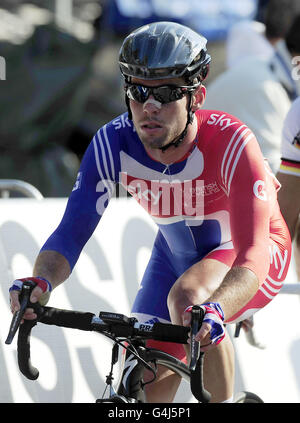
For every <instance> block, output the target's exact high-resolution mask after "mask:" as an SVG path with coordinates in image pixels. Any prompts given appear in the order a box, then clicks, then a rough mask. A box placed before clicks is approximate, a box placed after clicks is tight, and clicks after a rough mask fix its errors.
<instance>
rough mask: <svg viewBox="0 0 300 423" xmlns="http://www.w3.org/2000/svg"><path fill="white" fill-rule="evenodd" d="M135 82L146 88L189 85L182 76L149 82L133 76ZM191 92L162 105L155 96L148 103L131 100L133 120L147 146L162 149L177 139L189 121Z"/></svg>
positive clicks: (150, 97)
mask: <svg viewBox="0 0 300 423" xmlns="http://www.w3.org/2000/svg"><path fill="white" fill-rule="evenodd" d="M132 83H134V84H141V85H144V86H147V87H157V86H161V85H177V86H182V85H186V84H185V83H184V82H183V80H181V79H178V78H176V79H163V80H155V81H147V80H143V79H138V78H133V79H132ZM188 102H189V94H186V95H184V97H183V98H181V99H180V100H176V101H172V102H170V103H166V104H161V103H159V102H156V101H155V99H154V97H153V96H152V95H150V96H149V98H148V99H147V101H146V102H145V103H139V102H137V101H135V100H130V108H131V112H132V120H133V123H134V126H135V129H136V131H137V133H138V135H139V138H140V140H141V141H142V143H143V144H144V146H145V147H147V148H151V149H159V148H161V147H163V146H164V145H166V144H168V143H169V142H171V141H172V140H174V139H175V138H177V137H178V136H179V135H180V134H181V133H182V131H183V130H184V128H185V125H186V123H187V107H188Z"/></svg>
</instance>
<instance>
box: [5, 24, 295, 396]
mask: <svg viewBox="0 0 300 423" xmlns="http://www.w3.org/2000/svg"><path fill="white" fill-rule="evenodd" d="M210 61H211V58H210V56H209V54H208V52H207V48H206V39H205V38H204V37H202V36H201V35H199V34H197V33H196V32H194V31H193V30H191V29H189V28H187V27H185V26H182V25H179V24H176V23H173V22H157V23H151V24H149V25H146V26H143V27H141V28H138V29H137V30H135V31H133V32H132V33H131V34H129V35H128V36H127V37H126V38H125V40H124V42H123V45H122V47H121V49H120V55H119V65H120V69H121V72H122V74H123V76H124V82H125V87H124V88H125V100H126V104H127V108H128V111H127V113H124V114H123V115H121V116H119V117H118V118H116V119H114V120H113V121H112V122H110V123H108V124H107V125H104V126H103V127H102V128H100V129H99V130H98V132H97V133H96V135H95V137H94V138H93V140H92V142H91V144H90V145H89V147H88V148H87V151H86V153H85V155H84V158H83V160H82V164H81V167H80V170H79V173H78V178H77V181H76V183H75V185H74V188H73V191H72V193H71V195H70V197H69V200H68V204H67V208H66V211H65V214H64V216H63V218H62V221H61V223H60V224H59V226H58V227H57V229H56V230H55V231H54V232H53V233H52V235H51V236H50V237H49V239H48V240H47V241H46V242H45V244H44V245H43V247H42V248H41V251H40V253H39V255H38V257H37V259H36V262H35V266H34V270H33V275H34V278H35V281H36V282H37V284H38V286H37V287H36V288H35V289H34V291H33V293H32V296H31V298H32V299H33V300H34V301H36V300H37V299H41V296H44V297H45V296H46V297H48V296H49V292H50V291H51V289H53V288H56V287H57V286H58V285H59V284H61V283H62V282H63V281H65V280H66V279H67V278H68V276H69V275H70V273H71V271H72V269H73V268H74V266H75V264H76V261H77V259H78V257H79V255H80V253H81V251H82V249H83V247H84V245H85V243H86V242H87V240H88V239H89V237H90V236H91V235H92V233H93V231H94V229H95V228H96V226H97V224H98V222H99V220H100V218H101V216H102V214H103V212H104V210H105V207H106V205H107V203H108V200H109V198H110V196H111V194H112V191H113V185H114V184H115V183H116V182H120V183H122V184H123V186H124V187H125V188H126V189H127V190H128V191H129V192H130V193H131V194H132V195H133V197H135V198H136V200H137V201H138V202H139V203H140V204H141V205H142V207H144V208H145V209H146V210H147V211H148V212H149V213H150V214H151V215H152V217H153V219H154V220H155V221H156V223H157V226H158V233H157V237H156V239H155V243H154V246H153V251H152V255H151V258H150V261H149V264H148V266H147V268H146V270H145V274H144V276H143V280H142V282H141V289H139V291H138V293H137V296H136V299H135V302H134V304H133V307H132V313H133V315H135V316H136V317H137V318H138V319H139V320H140V321H144V322H147V321H157V320H160V321H163V322H166V321H172V322H173V323H174V324H183V323H184V324H185V325H188V324H189V319H190V312H189V307H190V306H191V305H193V304H201V305H202V306H203V309H204V310H205V313H206V314H205V318H204V321H205V322H204V324H203V325H202V327H201V329H200V331H199V332H198V339H199V340H200V341H201V343H202V345H203V350H206V351H207V353H206V357H205V375H204V381H205V385H206V388H207V389H208V390H209V391H210V392H211V393H212V401H213V402H230V401H231V400H232V395H233V383H234V352H233V346H232V344H231V341H230V337H229V336H225V328H224V324H225V323H230V322H236V321H237V320H238V319H240V320H243V319H246V318H247V317H249V316H250V315H252V314H253V313H255V312H256V311H258V310H259V309H260V308H262V307H264V306H265V305H266V304H267V303H269V302H270V301H271V300H272V299H273V298H274V296H275V295H276V294H277V293H278V291H279V290H280V288H281V286H282V283H283V281H284V278H285V276H286V273H287V270H288V266H289V261H290V249H291V248H290V238H289V234H288V229H287V227H286V225H285V223H284V221H283V218H282V216H281V214H280V211H279V207H278V204H277V199H276V190H277V188H278V184H277V182H276V179H275V177H274V175H273V174H272V173H271V172H270V170H269V168H268V166H266V164H265V162H264V159H263V157H262V154H261V151H260V149H259V146H258V143H257V141H256V139H255V136H254V135H253V133H252V132H251V131H250V130H249V128H248V127H247V126H246V125H244V124H243V123H242V122H241V121H239V120H238V119H236V118H235V117H234V116H231V115H228V114H227V113H225V112H220V111H215V110H210V111H207V110H202V109H201V107H202V105H203V103H204V100H205V93H206V90H205V87H204V85H203V81H204V79H205V77H206V75H207V73H208V70H209V64H210ZM245 83H246V81H245ZM220 95H222V93H220ZM23 281H24V279H20V280H18V281H15V282H14V283H13V286H12V288H11V293H10V295H11V308H12V310H15V309H17V308H18V307H19V303H18V289H19V288H20V286H21V285H22V283H23ZM43 300H45V298H43ZM34 317H35V315H34V313H33V312H32V309H31V310H30V309H29V310H27V312H26V314H25V318H28V319H32V318H34ZM152 345H155V346H158V345H157V343H155V342H153V343H152ZM159 347H160V348H162V349H165V350H166V351H168V352H170V353H172V354H175V355H176V356H177V357H178V358H180V359H184V357H185V355H186V354H185V351H184V348H183V346H182V345H176V344H175V345H174V344H171V345H166V346H165V345H164V344H161V345H159ZM216 375H218V377H217V378H216V377H215V376H216ZM179 383H180V378H179V377H178V375H175V374H173V373H171V372H170V370H166V369H164V368H160V369H158V375H157V379H156V381H155V383H153V384H150V385H147V386H148V388H149V389H148V391H147V400H148V402H171V401H172V400H173V398H174V396H175V393H176V391H177V388H178V386H179Z"/></svg>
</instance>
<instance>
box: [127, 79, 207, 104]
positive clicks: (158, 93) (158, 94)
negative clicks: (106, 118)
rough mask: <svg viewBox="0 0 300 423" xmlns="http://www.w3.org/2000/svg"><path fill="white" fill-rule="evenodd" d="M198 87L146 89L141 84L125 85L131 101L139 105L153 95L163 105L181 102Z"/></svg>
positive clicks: (172, 86)
mask: <svg viewBox="0 0 300 423" xmlns="http://www.w3.org/2000/svg"><path fill="white" fill-rule="evenodd" d="M199 85H200V83H199V84H197V85H187V86H180V87H179V86H177V85H160V86H158V87H146V86H144V85H140V84H129V83H127V84H125V86H124V89H125V92H126V95H127V96H128V98H130V99H131V100H134V101H137V102H139V103H145V101H147V100H148V98H149V96H150V95H153V97H154V98H155V100H156V101H159V102H160V103H162V104H166V103H171V102H172V101H176V100H180V99H181V98H183V96H184V95H185V94H187V93H189V92H192V91H194V90H195V89H196V88H197V87H199Z"/></svg>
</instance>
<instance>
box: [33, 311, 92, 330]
mask: <svg viewBox="0 0 300 423" xmlns="http://www.w3.org/2000/svg"><path fill="white" fill-rule="evenodd" d="M94 316H95V315H94V314H93V313H88V312H81V311H72V310H63V309H57V308H52V307H44V312H43V316H42V317H41V318H40V322H42V323H45V324H47V325H55V326H61V327H65V328H71V329H79V330H86V331H91V330H92V325H91V323H92V319H93V317H94Z"/></svg>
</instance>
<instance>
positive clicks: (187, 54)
mask: <svg viewBox="0 0 300 423" xmlns="http://www.w3.org/2000/svg"><path fill="white" fill-rule="evenodd" d="M206 42H207V40H206V38H204V37H203V36H202V35H200V34H198V33H197V32H195V31H193V30H192V29H190V28H188V27H186V26H184V25H180V24H178V23H175V22H153V23H150V24H148V25H144V26H142V27H140V28H138V29H136V30H135V31H133V32H132V33H131V34H129V35H128V36H127V37H126V38H125V40H124V41H123V44H122V47H121V49H120V53H119V66H120V69H121V72H122V74H123V75H124V78H125V81H126V82H127V83H128V82H130V81H131V78H133V77H135V78H141V79H145V80H155V79H167V78H183V79H184V80H185V81H186V84H188V85H194V86H195V87H196V86H199V85H200V84H201V82H202V81H203V80H204V79H205V78H206V76H207V74H208V70H209V63H210V61H211V58H210V55H209V54H208V53H207V50H206ZM195 80H196V82H195ZM189 96H190V99H189V106H188V116H187V123H186V126H185V128H184V130H183V131H182V133H181V134H180V135H179V136H178V137H176V138H175V139H174V140H173V141H171V142H170V143H168V144H167V145H166V146H164V147H162V148H161V150H162V151H165V150H166V149H167V148H169V147H170V146H175V147H177V146H178V145H179V144H180V143H181V142H182V141H183V139H184V137H185V136H186V133H187V128H188V125H189V124H190V123H192V121H193V117H194V113H193V111H192V108H191V104H192V94H191V93H189ZM125 101H126V105H127V109H128V117H129V119H132V115H131V110H130V103H129V98H128V96H127V95H125Z"/></svg>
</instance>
